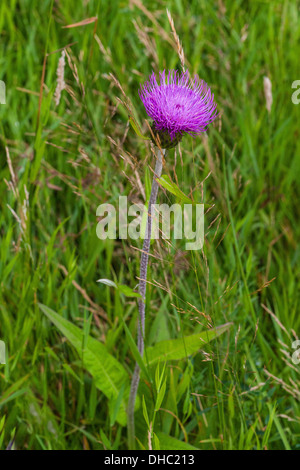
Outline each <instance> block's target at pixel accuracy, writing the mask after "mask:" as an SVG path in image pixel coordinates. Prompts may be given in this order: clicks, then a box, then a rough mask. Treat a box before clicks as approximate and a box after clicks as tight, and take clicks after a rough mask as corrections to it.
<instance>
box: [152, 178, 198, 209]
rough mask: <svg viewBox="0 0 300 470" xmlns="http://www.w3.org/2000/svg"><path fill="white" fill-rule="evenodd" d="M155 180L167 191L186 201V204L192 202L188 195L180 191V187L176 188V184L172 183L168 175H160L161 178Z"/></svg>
mask: <svg viewBox="0 0 300 470" xmlns="http://www.w3.org/2000/svg"><path fill="white" fill-rule="evenodd" d="M157 182H158V183H159V184H160V185H161V186H162V187H163V188H165V189H166V190H167V191H169V192H170V193H172V194H174V195H175V196H177V197H178V198H179V199H181V200H182V201H183V202H186V203H187V204H193V201H192V200H191V199H190V198H189V197H188V196H186V195H185V194H184V193H183V192H182V191H181V189H179V188H178V186H177V184H175V183H173V181H172V180H171V179H170V177H169V176H168V175H162V177H161V178H159V179H157Z"/></svg>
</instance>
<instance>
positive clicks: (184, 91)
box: [139, 70, 217, 148]
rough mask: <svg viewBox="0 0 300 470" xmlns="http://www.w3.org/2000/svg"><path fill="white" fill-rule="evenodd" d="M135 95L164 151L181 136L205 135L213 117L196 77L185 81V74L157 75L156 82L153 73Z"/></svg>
mask: <svg viewBox="0 0 300 470" xmlns="http://www.w3.org/2000/svg"><path fill="white" fill-rule="evenodd" d="M139 95H140V98H141V100H142V102H143V104H144V106H145V108H146V112H147V114H148V116H150V117H151V118H152V119H153V127H152V129H153V130H154V131H156V132H157V133H158V135H159V137H160V139H161V142H162V146H163V145H164V144H165V148H168V147H167V145H169V148H171V147H174V146H175V145H176V144H177V143H178V141H179V140H181V138H182V136H183V134H184V133H187V134H190V135H192V136H194V137H195V136H196V135H198V134H200V133H201V132H205V131H206V127H207V125H208V124H209V123H210V122H212V121H213V120H214V119H215V118H216V115H217V105H216V103H215V102H214V95H213V94H212V92H211V90H210V88H209V87H208V85H207V84H206V83H205V82H204V81H203V80H200V79H199V77H198V75H195V77H194V79H193V80H189V72H188V71H186V72H182V73H179V72H178V71H177V70H169V73H168V75H166V72H165V71H163V72H160V73H159V83H158V82H157V80H156V76H155V74H154V72H153V73H152V75H150V77H149V81H147V82H146V83H145V84H144V85H143V86H141V89H140V90H139Z"/></svg>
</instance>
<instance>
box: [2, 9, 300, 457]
mask: <svg viewBox="0 0 300 470" xmlns="http://www.w3.org/2000/svg"><path fill="white" fill-rule="evenodd" d="M166 8H168V9H169V10H170V12H171V15H172V17H173V20H174V24H175V28H176V31H177V34H178V36H179V38H180V41H181V42H182V45H183V49H184V53H185V57H186V66H187V67H188V69H189V71H190V73H191V74H193V73H198V74H199V76H200V77H201V78H202V79H204V80H205V81H206V82H207V83H208V84H209V85H210V86H211V88H212V91H213V92H214V94H215V99H216V102H217V103H218V108H219V111H220V119H218V120H217V121H216V123H215V124H214V125H213V126H210V128H209V130H208V133H207V135H203V136H201V137H200V138H197V139H193V138H192V137H186V138H184V139H183V141H182V143H181V145H180V148H179V149H176V151H175V150H174V149H173V150H171V151H170V152H169V153H168V156H167V159H166V164H165V168H164V173H165V174H168V175H169V176H170V178H171V179H172V181H174V182H175V183H176V184H177V185H178V187H179V188H180V189H181V190H182V191H183V192H184V193H185V194H186V195H188V196H189V197H192V198H193V199H194V201H195V202H204V203H205V204H206V206H205V207H206V214H205V234H206V236H205V245H204V249H203V250H201V251H194V252H193V251H185V250H184V243H183V242H184V241H183V242H181V241H176V240H170V242H168V243H167V242H166V241H162V240H160V241H159V242H155V243H154V244H153V245H152V247H151V253H152V255H153V256H152V257H151V267H150V271H149V283H148V288H147V298H148V300H147V306H146V315H147V321H146V346H147V347H148V348H156V350H155V351H156V352H157V351H158V349H157V345H158V344H159V343H160V342H161V341H169V340H175V339H177V340H178V341H179V342H180V348H181V353H180V354H179V356H180V357H179V358H178V360H174V359H171V360H169V359H167V360H165V356H164V354H161V357H159V355H158V356H157V357H156V361H153V363H149V361H148V360H145V362H144V370H143V375H142V381H141V384H140V389H139V403H138V409H137V411H136V435H137V439H138V440H137V448H145V449H148V448H151V447H152V448H153V449H154V448H156V449H159V448H160V449H170V450H171V449H191V448H197V449H258V450H261V449H296V448H299V434H300V428H299V421H300V417H299V398H300V382H299V365H297V364H294V363H293V362H292V360H291V356H292V354H293V353H294V349H293V348H292V342H293V341H295V339H297V334H299V327H300V317H299V264H300V251H299V237H300V224H299V219H300V209H299V196H300V194H299V193H300V191H299V175H300V159H299V156H300V145H299V141H300V140H299V129H300V119H299V116H300V106H297V105H295V104H293V103H292V101H291V95H292V93H293V91H294V90H293V89H292V88H291V86H292V82H293V81H294V80H297V79H300V70H299V28H300V26H299V24H300V22H299V3H298V2H296V1H292V0H290V1H289V0H285V1H278V0H272V1H267V0H265V1H257V0H251V2H245V1H241V0H231V1H226V0H219V1H211V0H210V1H208V0H205V1H204V0H203V1H201V0H198V1H196V0H190V1H187V0H174V1H164V0H161V1H156V0H151V1H148V0H147V1H143V2H142V1H139V0H129V1H127V0H120V1H118V0H112V1H93V0H90V1H89V0H85V1H81V2H76V6H75V2H73V1H71V0H64V1H60V0H56V1H52V0H51V1H50V0H45V1H43V2H40V1H38V0H30V1H29V0H22V1H17V0H11V1H10V2H6V1H2V2H1V5H0V35H1V45H0V50H1V54H0V79H1V80H3V81H4V82H5V84H6V104H2V105H0V136H1V139H0V156H1V157H0V158H1V160H0V205H1V212H0V237H1V243H0V285H1V289H0V339H1V340H3V341H5V343H6V347H7V361H6V364H3V365H0V446H1V448H2V449H5V448H6V447H7V446H11V445H13V447H15V448H17V449H114V450H117V449H126V448H127V433H126V416H125V414H124V403H125V402H126V396H127V395H128V387H129V383H130V377H131V375H132V372H133V368H134V363H135V357H136V350H135V348H134V340H135V338H136V331H137V313H138V312H137V300H136V298H134V297H131V296H130V295H132V290H134V289H135V288H136V286H137V283H138V280H137V276H138V275H139V259H140V252H139V250H140V249H141V242H140V241H138V242H134V241H131V240H106V241H101V240H99V239H98V238H97V237H96V225H97V217H96V208H97V206H98V205H99V204H101V203H104V202H108V203H112V204H116V203H117V201H118V197H119V195H126V196H128V198H129V200H130V201H131V202H144V201H145V198H146V197H147V194H148V192H149V179H150V178H151V175H152V172H151V169H153V167H154V158H153V155H152V154H151V149H150V145H149V143H148V142H147V141H144V140H143V139H142V138H140V137H139V136H138V135H136V133H135V132H134V130H133V128H132V127H131V126H130V123H129V119H128V114H129V112H128V109H127V108H126V106H124V103H123V104H122V102H121V101H123V102H125V104H127V107H128V103H129V100H130V102H131V105H130V106H131V112H132V114H133V115H134V116H135V119H136V120H137V121H138V122H139V124H140V126H141V129H142V131H143V133H144V134H145V135H147V132H148V131H147V129H148V128H147V125H146V123H145V119H146V114H145V110H144V108H143V105H142V103H141V101H140V99H139V96H138V87H139V86H140V84H141V83H143V82H144V81H145V80H146V79H147V77H148V75H149V74H150V73H151V71H152V70H154V71H155V72H158V71H159V70H162V69H164V68H165V69H171V68H178V69H180V67H181V66H180V60H179V57H178V49H177V46H176V41H175V38H174V34H173V32H172V30H171V27H170V23H169V21H168V17H167V13H166ZM88 19H90V20H89V21H87V20H88ZM79 22H84V23H85V24H81V25H76V23H79ZM66 26H69V27H67V28H66ZM62 50H65V51H66V56H65V66H64V81H65V85H66V87H65V89H64V90H62V92H61V96H60V98H59V94H57V92H56V91H55V90H56V87H57V69H58V64H59V59H60V57H61V54H62ZM264 76H267V77H269V79H270V80H271V82H272V93H273V104H272V108H271V112H268V111H267V109H266V99H265V95H264V86H263V77H264ZM119 84H120V85H121V87H122V89H121V88H120V86H119ZM120 100H121V101H120ZM56 101H57V102H58V101H59V103H58V104H56ZM159 202H160V203H162V202H168V203H174V202H176V197H175V196H174V195H172V194H171V193H170V192H167V191H165V190H163V189H161V190H160V192H159ZM99 278H105V279H109V280H112V281H114V282H116V283H118V284H121V285H126V286H128V288H129V289H126V288H123V289H122V288H119V289H117V288H113V287H110V286H106V285H103V284H99V283H96V280H97V279H99ZM124 292H125V294H124ZM126 294H127V295H126ZM128 294H129V296H128ZM40 304H42V305H43V306H44V307H43V306H42V307H40ZM49 309H51V310H49ZM55 312H56V313H55ZM67 322H70V323H67ZM227 323H230V325H227V326H226V327H224V328H223V329H224V331H223V330H222V331H223V332H222V334H221V335H219V336H218V338H216V339H214V340H212V341H211V342H209V343H206V344H204V343H203V344H202V343H201V341H200V338H201V334H202V338H208V337H207V332H209V331H210V330H211V328H212V327H217V326H220V325H224V324H227ZM191 335H196V336H197V338H199V339H197V342H196V346H195V341H194V343H193V344H194V349H195V350H194V351H193V353H192V354H189V353H188V351H190V350H189V345H190V344H191V343H190V339H189V338H191ZM205 335H206V336H205ZM193 338H194V340H195V337H193ZM168 344H169V345H170V344H174V343H168ZM178 344H179V343H178ZM182 345H184V348H185V353H183V354H182V347H183V346H182ZM83 350H85V351H86V350H88V351H89V354H90V355H89V356H88V358H87V359H86V360H83V354H82V351H83ZM151 351H152V352H153V349H152V350H151V349H149V354H150V353H151ZM150 356H151V354H150ZM106 366H107V367H108V368H107V369H106V370H105V371H103V367H104V368H105V367H106ZM104 372H106V373H107V375H105V373H104ZM12 442H13V444H12Z"/></svg>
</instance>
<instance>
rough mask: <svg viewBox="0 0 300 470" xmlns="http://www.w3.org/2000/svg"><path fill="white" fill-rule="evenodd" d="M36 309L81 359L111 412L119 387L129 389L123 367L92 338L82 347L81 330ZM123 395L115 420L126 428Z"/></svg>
mask: <svg viewBox="0 0 300 470" xmlns="http://www.w3.org/2000/svg"><path fill="white" fill-rule="evenodd" d="M39 307H40V309H41V310H42V311H43V313H44V314H45V315H46V316H47V317H48V318H49V320H51V321H52V323H54V325H55V326H56V327H57V328H58V329H59V330H60V331H61V333H62V334H63V335H64V336H65V337H66V338H67V339H68V340H69V341H70V343H71V344H72V345H73V346H74V348H75V349H76V350H77V352H78V354H79V355H80V356H81V357H82V360H83V365H84V367H85V369H86V370H87V371H88V372H89V373H90V374H91V375H92V377H93V378H94V380H95V385H96V387H97V388H98V389H99V390H101V391H102V392H103V393H104V395H105V396H106V397H107V398H108V399H109V400H111V406H110V408H111V409H113V408H114V405H115V403H116V402H117V401H118V398H119V393H120V390H121V387H122V386H124V384H125V387H126V386H127V385H128V386H129V376H128V374H127V372H126V370H125V369H124V367H123V366H122V364H120V363H119V362H118V361H117V359H115V358H114V357H113V356H112V355H111V354H109V352H108V351H107V349H106V347H105V346H104V344H102V343H100V342H99V341H97V340H96V339H94V338H92V337H91V336H88V338H87V341H86V345H85V347H83V345H84V342H83V337H84V335H83V332H82V330H81V329H80V328H78V327H77V326H76V325H73V323H71V322H69V321H68V320H66V319H65V318H63V317H62V316H61V315H58V314H57V313H56V312H54V311H53V310H51V309H50V308H48V307H46V306H45V305H42V304H39ZM127 388H129V387H127ZM126 395H128V394H126V392H125V393H124V399H123V400H122V403H121V404H120V406H119V410H118V414H117V418H116V419H117V421H118V422H119V423H120V424H122V425H125V424H126V409H125V407H126V398H127V397H126Z"/></svg>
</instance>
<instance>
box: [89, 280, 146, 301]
mask: <svg viewBox="0 0 300 470" xmlns="http://www.w3.org/2000/svg"><path fill="white" fill-rule="evenodd" d="M96 282H100V283H101V284H105V285H106V286H109V287H114V288H115V289H117V290H118V291H119V292H121V294H124V295H125V296H126V297H141V296H140V294H139V293H138V292H135V291H134V290H133V289H131V287H129V286H126V285H124V284H116V283H115V282H114V281H111V280H110V279H98V281H96Z"/></svg>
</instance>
